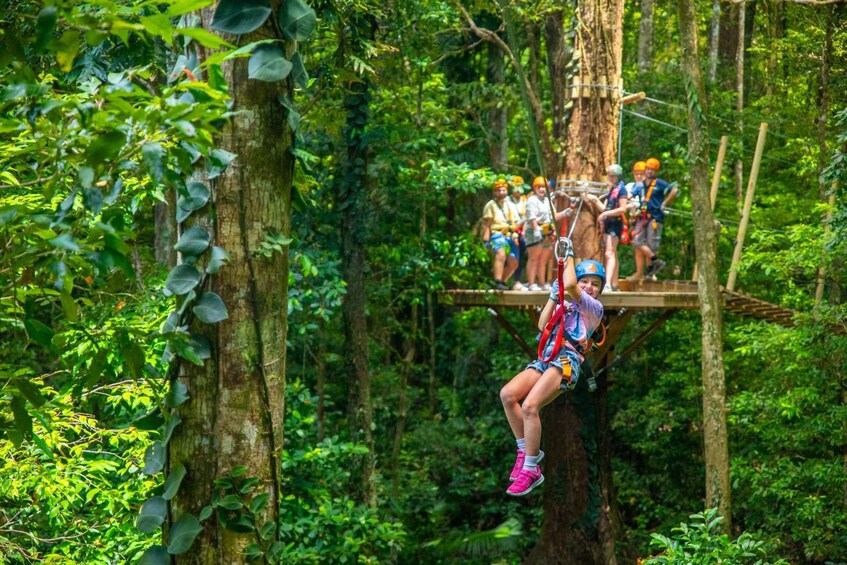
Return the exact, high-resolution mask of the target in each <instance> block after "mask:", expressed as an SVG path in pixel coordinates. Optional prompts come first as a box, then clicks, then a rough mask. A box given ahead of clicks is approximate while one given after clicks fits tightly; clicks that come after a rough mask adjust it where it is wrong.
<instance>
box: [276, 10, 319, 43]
mask: <svg viewBox="0 0 847 565" xmlns="http://www.w3.org/2000/svg"><path fill="white" fill-rule="evenodd" d="M317 21H318V19H317V16H316V15H315V11H314V10H313V9H311V8H310V7H309V5H308V4H306V3H305V2H304V1H303V0H288V1H287V2H286V3H285V6H284V7H283V8H282V9H281V10H280V11H279V26H280V27H281V28H282V33H283V35H285V37H287V38H288V39H292V40H294V41H306V40H307V39H308V38H309V34H311V33H312V30H313V29H315V25H316V24H317Z"/></svg>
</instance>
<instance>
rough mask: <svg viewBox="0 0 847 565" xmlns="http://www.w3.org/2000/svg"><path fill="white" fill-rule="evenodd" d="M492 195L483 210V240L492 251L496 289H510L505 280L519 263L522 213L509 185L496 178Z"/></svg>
mask: <svg viewBox="0 0 847 565" xmlns="http://www.w3.org/2000/svg"><path fill="white" fill-rule="evenodd" d="M492 193H493V194H492V196H493V198H492V199H491V200H489V201H488V202H487V203H486V204H485V208H483V209H482V242H483V244H484V245H485V247H486V249H488V250H489V251H490V252H491V253H492V254H493V256H494V257H493V261H492V265H491V271H492V274H493V276H494V288H495V289H497V290H509V286H508V285H507V284H506V283H505V282H504V281H505V280H506V279H508V278H509V277H511V276H512V273H514V272H515V269H516V268H517V266H518V253H519V250H518V241H519V240H518V233H517V228H518V222H519V221H520V214H519V213H518V210H517V208H515V205H514V204H512V202H511V200H509V198H508V196H509V184H508V183H507V182H506V180H505V179H497V180H496V181H494V184H493V186H492Z"/></svg>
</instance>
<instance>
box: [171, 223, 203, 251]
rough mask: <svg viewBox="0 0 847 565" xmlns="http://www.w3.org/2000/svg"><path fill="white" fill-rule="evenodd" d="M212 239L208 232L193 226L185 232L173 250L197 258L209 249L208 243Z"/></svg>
mask: <svg viewBox="0 0 847 565" xmlns="http://www.w3.org/2000/svg"><path fill="white" fill-rule="evenodd" d="M211 241H212V237H211V236H210V235H209V232H207V231H206V230H204V229H203V228H201V227H199V226H194V227H191V228H188V229H187V230H185V232H184V233H183V234H182V236H181V237H180V238H179V241H178V242H177V244H176V245H174V249H176V250H177V251H179V252H180V253H182V254H184V255H189V256H192V257H194V256H197V255H200V254H201V253H203V252H204V251H206V249H208V248H209V243H210V242H211Z"/></svg>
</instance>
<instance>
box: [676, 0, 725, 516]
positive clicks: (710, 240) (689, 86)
mask: <svg viewBox="0 0 847 565" xmlns="http://www.w3.org/2000/svg"><path fill="white" fill-rule="evenodd" d="M678 7H679V25H680V42H681V44H682V66H683V71H684V72H685V75H686V97H687V99H688V107H689V108H692V110H691V111H689V112H688V155H689V163H688V170H689V173H690V176H691V203H692V208H693V221H694V244H695V249H696V252H697V265H698V266H699V267H700V276H699V278H698V280H697V288H698V294H699V296H700V318H701V320H702V324H703V356H702V372H703V429H704V433H703V435H704V445H705V460H706V506H707V507H710V508H711V507H717V508H718V510H719V512H720V514H721V515H722V516H723V517H724V523H723V527H724V529H725V530H726V531H727V532H728V531H729V528H730V518H731V516H730V509H731V506H730V484H729V449H728V441H727V429H726V385H725V382H724V368H723V351H722V349H723V335H722V332H723V329H722V321H721V301H720V286H719V284H718V272H717V251H716V250H717V247H716V245H717V241H716V239H717V238H716V233H717V232H716V230H715V218H714V214H713V213H712V206H711V201H710V197H709V138H708V135H707V133H706V132H707V127H706V116H707V113H706V93H705V91H704V89H703V79H702V77H701V76H700V60H699V54H698V47H697V45H698V42H697V10H696V7H695V4H694V0H679V5H678Z"/></svg>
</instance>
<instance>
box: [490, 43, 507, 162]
mask: <svg viewBox="0 0 847 565" xmlns="http://www.w3.org/2000/svg"><path fill="white" fill-rule="evenodd" d="M485 80H486V82H487V83H488V84H489V85H492V86H499V87H500V88H504V85H503V83H504V81H505V80H506V55H505V53H503V50H502V49H500V47H499V46H498V45H497V44H495V43H489V44H488V65H487V66H486V68H485ZM500 102H501V99H500V97H499V96H492V97H491V99H489V101H488V162H489V164H490V165H491V166H492V167H494V168H495V169H497V170H503V169H505V168H506V165H507V164H508V163H509V132H508V130H507V128H506V126H507V120H508V112H507V111H506V104H501V103H500Z"/></svg>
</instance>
